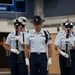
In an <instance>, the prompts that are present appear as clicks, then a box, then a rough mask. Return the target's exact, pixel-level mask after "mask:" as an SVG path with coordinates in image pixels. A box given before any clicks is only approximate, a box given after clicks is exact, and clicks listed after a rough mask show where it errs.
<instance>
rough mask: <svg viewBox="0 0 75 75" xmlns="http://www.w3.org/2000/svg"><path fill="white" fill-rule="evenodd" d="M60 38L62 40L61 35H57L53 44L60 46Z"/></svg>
mask: <svg viewBox="0 0 75 75" xmlns="http://www.w3.org/2000/svg"><path fill="white" fill-rule="evenodd" d="M61 40H62V37H59V39H57V40H56V41H54V45H56V46H59V47H61V45H62V42H61Z"/></svg>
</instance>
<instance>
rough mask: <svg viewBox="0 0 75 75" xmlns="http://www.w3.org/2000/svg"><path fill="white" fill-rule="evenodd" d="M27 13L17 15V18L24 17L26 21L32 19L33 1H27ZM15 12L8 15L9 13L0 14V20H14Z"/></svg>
mask: <svg viewBox="0 0 75 75" xmlns="http://www.w3.org/2000/svg"><path fill="white" fill-rule="evenodd" d="M26 11H27V12H25V13H24V12H23V13H17V14H18V17H19V16H26V17H27V18H28V19H31V18H33V16H34V0H27V10H26ZM15 15H16V12H15V13H10V12H7V13H6V12H5V11H4V12H0V18H11V19H13V18H15Z"/></svg>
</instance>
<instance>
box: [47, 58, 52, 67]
mask: <svg viewBox="0 0 75 75" xmlns="http://www.w3.org/2000/svg"><path fill="white" fill-rule="evenodd" d="M47 64H48V66H49V65H50V64H52V58H48V63H47Z"/></svg>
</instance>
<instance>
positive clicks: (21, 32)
mask: <svg viewBox="0 0 75 75" xmlns="http://www.w3.org/2000/svg"><path fill="white" fill-rule="evenodd" d="M15 33H16V31H14V35H15ZM21 34H22V32H20V35H21Z"/></svg>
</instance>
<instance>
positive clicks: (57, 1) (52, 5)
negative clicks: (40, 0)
mask: <svg viewBox="0 0 75 75" xmlns="http://www.w3.org/2000/svg"><path fill="white" fill-rule="evenodd" d="M65 15H75V0H44V16H45V17H54V16H65Z"/></svg>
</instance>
